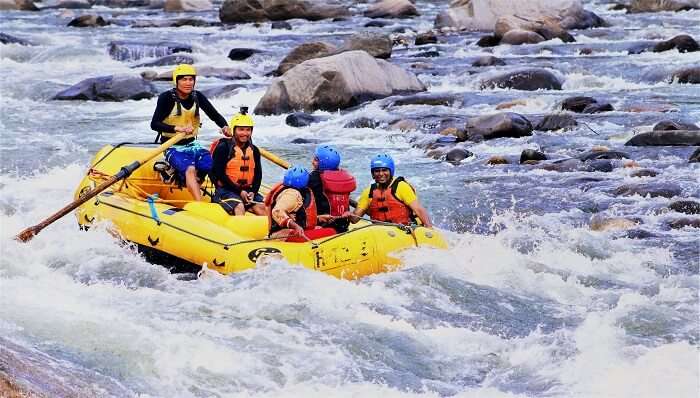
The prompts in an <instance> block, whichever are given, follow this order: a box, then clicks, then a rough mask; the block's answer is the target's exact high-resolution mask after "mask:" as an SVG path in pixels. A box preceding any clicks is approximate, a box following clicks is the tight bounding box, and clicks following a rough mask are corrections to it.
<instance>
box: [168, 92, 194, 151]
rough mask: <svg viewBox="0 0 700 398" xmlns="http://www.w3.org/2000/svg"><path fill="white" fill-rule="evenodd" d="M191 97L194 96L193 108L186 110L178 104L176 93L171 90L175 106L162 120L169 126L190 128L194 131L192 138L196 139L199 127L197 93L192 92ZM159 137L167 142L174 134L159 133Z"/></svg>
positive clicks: (178, 99)
mask: <svg viewBox="0 0 700 398" xmlns="http://www.w3.org/2000/svg"><path fill="white" fill-rule="evenodd" d="M192 95H193V96H194V106H193V107H191V108H190V109H186V108H185V107H184V106H182V104H181V103H180V98H178V96H177V93H175V90H173V98H174V99H175V105H173V109H172V110H171V111H170V114H169V115H168V117H166V118H165V120H163V123H165V124H169V125H171V126H192V128H193V129H194V131H193V134H194V137H197V133H198V132H199V126H200V125H201V122H200V118H199V102H198V101H197V92H196V91H193V92H192ZM160 135H161V136H162V137H163V139H164V140H167V139H168V138H171V137H173V136H175V133H168V132H165V131H161V132H160Z"/></svg>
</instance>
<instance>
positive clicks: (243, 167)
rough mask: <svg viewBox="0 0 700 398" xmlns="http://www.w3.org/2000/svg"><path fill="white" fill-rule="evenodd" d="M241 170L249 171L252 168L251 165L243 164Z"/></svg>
mask: <svg viewBox="0 0 700 398" xmlns="http://www.w3.org/2000/svg"><path fill="white" fill-rule="evenodd" d="M240 170H241V171H248V170H250V167H249V166H241V167H240Z"/></svg>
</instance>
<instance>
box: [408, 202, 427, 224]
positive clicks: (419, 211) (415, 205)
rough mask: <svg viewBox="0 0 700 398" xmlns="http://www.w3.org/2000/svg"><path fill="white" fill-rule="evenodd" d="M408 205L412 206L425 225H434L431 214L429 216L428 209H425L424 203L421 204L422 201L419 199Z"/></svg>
mask: <svg viewBox="0 0 700 398" xmlns="http://www.w3.org/2000/svg"><path fill="white" fill-rule="evenodd" d="M408 207H410V208H411V210H413V212H414V213H415V214H416V215H417V216H418V218H419V219H420V222H421V223H423V226H424V227H426V228H432V227H433V223H432V222H431V221H430V216H428V211H427V210H425V208H424V207H423V205H421V204H420V201H419V200H418V199H416V200H414V201H413V202H411V204H409V205H408Z"/></svg>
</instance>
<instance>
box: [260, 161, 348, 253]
mask: <svg viewBox="0 0 700 398" xmlns="http://www.w3.org/2000/svg"><path fill="white" fill-rule="evenodd" d="M308 184H309V172H308V170H306V169H305V168H303V167H300V166H292V167H290V168H289V169H288V170H287V172H285V173H284V178H283V180H282V182H281V183H279V184H277V185H275V186H274V187H272V189H271V190H270V192H269V193H268V194H267V196H266V197H265V207H266V209H267V214H268V220H269V223H268V225H269V227H270V231H269V236H270V237H271V238H285V237H299V238H301V240H302V241H305V240H310V239H315V238H319V237H321V236H327V235H332V234H333V233H335V230H333V229H332V228H322V229H320V230H318V229H316V225H317V223H318V218H317V211H316V201H315V200H314V195H313V193H312V192H311V189H309V187H308ZM328 230H330V231H328ZM288 240H290V239H288Z"/></svg>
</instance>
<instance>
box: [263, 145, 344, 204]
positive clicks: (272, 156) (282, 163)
mask: <svg viewBox="0 0 700 398" xmlns="http://www.w3.org/2000/svg"><path fill="white" fill-rule="evenodd" d="M258 149H260V154H261V155H262V156H263V157H264V158H265V159H267V160H269V161H270V162H272V163H274V164H276V165H278V166H280V167H281V168H283V169H288V168H289V167H291V165H290V164H289V162H287V161H286V160H284V159H282V158H280V157H279V156H277V155H275V154H274V153H272V152H270V151H268V150H266V149H263V148H258ZM350 206H352V207H357V202H356V201H355V200H354V199H350Z"/></svg>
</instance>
